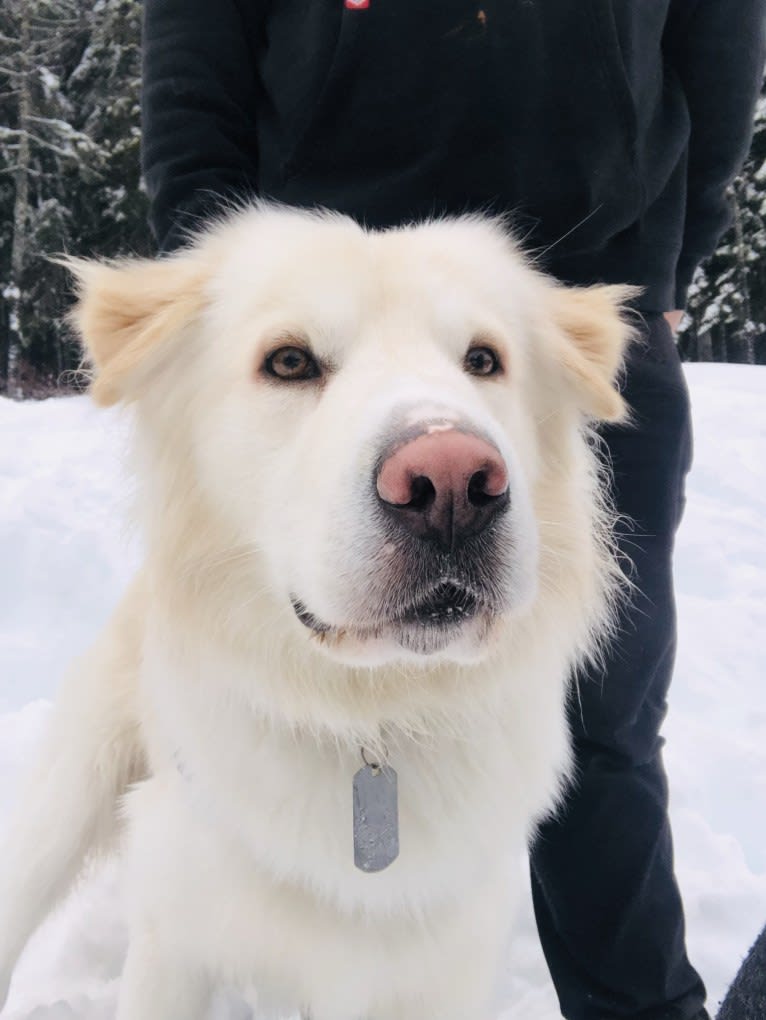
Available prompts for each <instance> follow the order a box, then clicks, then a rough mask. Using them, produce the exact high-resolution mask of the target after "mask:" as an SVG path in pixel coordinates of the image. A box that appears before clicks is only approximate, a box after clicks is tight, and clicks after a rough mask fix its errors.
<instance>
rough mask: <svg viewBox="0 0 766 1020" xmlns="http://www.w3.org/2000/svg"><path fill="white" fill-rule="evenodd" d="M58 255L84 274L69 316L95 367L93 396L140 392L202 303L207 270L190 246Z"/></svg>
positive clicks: (105, 401)
mask: <svg viewBox="0 0 766 1020" xmlns="http://www.w3.org/2000/svg"><path fill="white" fill-rule="evenodd" d="M57 261H58V262H59V264H61V265H63V266H65V267H66V268H67V269H68V270H69V271H70V272H71V273H73V274H74V276H75V278H76V280H77V291H78V301H77V304H76V305H75V307H74V309H73V311H72V312H71V314H70V321H71V322H72V323H73V325H74V327H75V329H76V331H77V333H78V334H79V336H80V340H81V342H82V345H83V348H84V350H85V353H86V355H87V358H88V361H89V362H90V365H91V367H92V369H93V379H92V383H91V390H90V392H91V395H92V397H93V399H94V400H95V401H96V403H97V404H100V405H102V406H104V407H106V406H108V405H110V404H115V403H117V402H118V401H120V400H125V401H130V400H132V399H134V398H135V396H136V395H137V392H138V387H139V386H140V382H141V380H142V379H143V378H145V377H146V374H147V372H149V371H151V369H152V367H157V366H158V365H159V363H160V362H161V360H162V357H163V355H164V354H166V353H167V350H168V347H169V342H170V341H171V339H172V338H174V337H177V336H178V335H179V334H180V333H181V332H182V331H183V329H184V327H185V326H187V325H188V324H189V323H190V322H191V321H192V320H193V319H194V317H195V316H196V315H197V314H198V313H199V311H200V310H201V308H202V305H203V303H204V283H205V280H206V278H207V274H206V272H205V271H204V269H203V267H202V266H201V264H200V263H199V262H198V261H197V260H196V259H194V258H192V257H190V256H189V255H188V254H183V255H175V256H172V257H170V258H167V259H156V260H151V259H126V260H124V261H121V262H110V263H104V262H96V261H91V260H89V259H75V258H62V259H58V260H57Z"/></svg>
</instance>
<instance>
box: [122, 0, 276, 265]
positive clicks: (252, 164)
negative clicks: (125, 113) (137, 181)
mask: <svg viewBox="0 0 766 1020" xmlns="http://www.w3.org/2000/svg"><path fill="white" fill-rule="evenodd" d="M262 5H263V3H262V2H261V3H256V2H255V0H253V2H252V3H251V5H250V10H251V11H252V10H253V9H254V8H255V10H256V11H257V8H258V7H259V6H262ZM249 17H250V19H251V21H252V19H254V18H255V17H257V14H249ZM143 69H144V77H143V93H142V102H141V107H142V166H143V172H144V177H145V180H146V187H147V191H148V194H149V200H150V203H151V204H150V217H149V218H150V224H151V227H152V230H153V231H154V234H155V237H156V238H157V242H158V244H159V247H160V249H161V250H163V251H170V250H172V249H173V248H176V247H178V246H179V245H180V244H182V243H183V241H184V238H185V234H186V232H188V231H189V230H190V229H191V228H193V227H194V225H195V223H197V222H199V221H200V220H201V219H203V218H204V216H205V214H206V213H207V212H209V211H210V209H211V208H213V206H214V204H215V199H216V198H223V197H226V196H236V197H239V196H243V195H252V194H253V193H254V191H255V181H256V168H257V159H258V154H257V146H256V132H255V124H254V122H253V110H254V108H255V101H254V96H255V90H256V88H257V79H256V69H255V66H254V57H253V54H252V53H251V51H250V46H249V39H248V32H247V31H246V28H245V25H244V23H243V20H242V18H241V15H240V10H239V7H238V4H237V0H144V29H143Z"/></svg>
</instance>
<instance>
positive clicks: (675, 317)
mask: <svg viewBox="0 0 766 1020" xmlns="http://www.w3.org/2000/svg"><path fill="white" fill-rule="evenodd" d="M683 317H684V312H683V309H682V308H681V309H676V310H675V311H673V312H665V318H666V319H667V322H668V325H669V326H670V328H671V329H672V330H673V335H674V336H675V334H676V333H677V332H678V327H679V326H680V325H681V320H682V319H683Z"/></svg>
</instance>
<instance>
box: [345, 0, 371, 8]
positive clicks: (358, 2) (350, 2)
mask: <svg viewBox="0 0 766 1020" xmlns="http://www.w3.org/2000/svg"><path fill="white" fill-rule="evenodd" d="M369 6H370V0H345V7H346V10H348V11H366V10H367V8H368V7H369Z"/></svg>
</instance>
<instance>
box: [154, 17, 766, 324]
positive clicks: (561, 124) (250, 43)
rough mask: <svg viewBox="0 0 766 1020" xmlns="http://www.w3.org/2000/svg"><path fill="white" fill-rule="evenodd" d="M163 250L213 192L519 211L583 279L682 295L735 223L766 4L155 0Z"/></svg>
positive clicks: (375, 214) (570, 272)
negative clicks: (734, 196)
mask: <svg viewBox="0 0 766 1020" xmlns="http://www.w3.org/2000/svg"><path fill="white" fill-rule="evenodd" d="M144 7H145V25H144V97H143V138H144V148H143V160H144V171H145V175H146V183H147V187H148V191H149V195H150V198H151V201H152V225H153V228H154V231H155V233H156V236H157V239H158V241H159V244H160V246H161V248H163V249H164V250H170V249H172V248H174V247H177V246H178V245H179V244H181V243H182V241H183V237H184V233H185V231H188V229H189V228H193V227H194V225H195V223H198V222H199V219H200V217H204V216H205V215H206V214H207V213H208V212H209V210H210V208H211V207H212V205H213V204H214V203H213V197H214V196H224V195H228V194H232V195H258V196H263V197H268V198H273V199H277V200H279V201H282V202H286V203H289V204H292V205H304V206H311V205H322V206H327V207H329V208H333V209H338V210H341V211H342V212H346V213H349V214H351V215H352V216H354V217H356V218H357V219H359V220H361V221H362V222H364V223H366V224H368V225H370V226H375V227H382V226H388V225H392V224H397V223H401V222H403V221H407V220H411V219H416V218H422V217H426V216H432V215H434V214H441V213H461V212H465V211H470V210H476V209H483V210H486V211H489V212H510V213H511V221H512V223H513V224H514V225H515V228H516V233H517V234H518V235H520V236H521V237H522V238H524V239H525V241H526V245H527V247H528V249H529V250H531V251H532V252H533V253H536V254H537V255H538V256H539V258H540V264H541V265H542V266H543V267H544V268H546V269H548V270H550V271H551V272H553V273H554V274H556V275H557V276H558V277H560V278H561V279H563V280H565V281H567V282H572V283H591V282H595V281H599V280H601V281H607V282H627V283H636V284H640V285H642V286H643V287H645V288H646V290H645V294H644V297H643V299H642V301H641V307H642V308H644V309H647V310H656V311H660V310H667V309H671V308H674V307H682V306H683V303H684V300H685V291H686V288H687V286H688V284H689V281H690V279H691V276H692V273H693V271H694V268H695V267H696V266H697V264H698V263H699V261H700V260H701V259H702V258H703V257H705V256H706V255H708V254H709V253H710V252H711V251H712V250H713V248H714V246H715V243H716V241H717V239H718V237H719V235H720V233H721V231H722V230H723V228H724V227H725V226H726V224H727V222H728V208H727V203H726V199H725V189H726V186H727V184H728V183H729V182H730V181H731V179H732V177H733V176H734V174H735V173H736V171H737V169H738V168H739V166H740V164H741V161H742V160H743V158H744V156H745V153H746V150H747V145H748V141H749V138H750V131H751V124H752V115H753V106H754V103H755V99H756V95H757V92H758V87H759V84H760V81H761V76H762V70H763V60H764V21H765V20H766V19H765V12H766V0H144Z"/></svg>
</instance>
